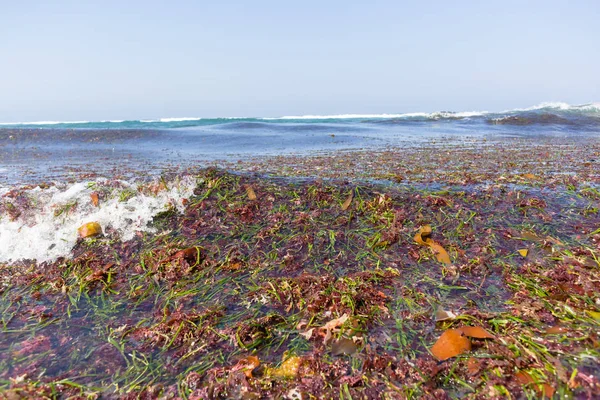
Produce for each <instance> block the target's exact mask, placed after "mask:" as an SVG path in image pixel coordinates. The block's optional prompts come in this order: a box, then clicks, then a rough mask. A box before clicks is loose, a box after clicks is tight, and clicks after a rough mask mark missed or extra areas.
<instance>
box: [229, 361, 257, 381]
mask: <svg viewBox="0 0 600 400" xmlns="http://www.w3.org/2000/svg"><path fill="white" fill-rule="evenodd" d="M259 365H260V361H259V360H258V357H256V356H248V357H246V358H242V359H241V360H240V361H238V363H237V364H236V365H235V366H234V367H233V368H232V370H233V371H240V370H241V371H243V372H244V375H246V377H248V378H252V371H254V370H255V369H256V367H258V366H259Z"/></svg>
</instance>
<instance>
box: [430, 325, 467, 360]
mask: <svg viewBox="0 0 600 400" xmlns="http://www.w3.org/2000/svg"><path fill="white" fill-rule="evenodd" d="M470 350H471V341H470V340H469V339H467V338H466V337H465V336H463V335H462V334H461V333H460V332H459V331H457V330H455V329H448V330H447V331H446V332H444V333H442V336H440V338H439V339H438V340H437V342H435V344H434V345H433V347H432V348H431V353H432V354H433V355H434V356H435V358H437V359H438V360H440V361H444V360H447V359H449V358H452V357H456V356H457V355H459V354H462V353H466V352H467V351H470Z"/></svg>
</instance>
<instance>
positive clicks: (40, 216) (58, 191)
mask: <svg viewBox="0 0 600 400" xmlns="http://www.w3.org/2000/svg"><path fill="white" fill-rule="evenodd" d="M148 187H152V188H153V189H152V190H148ZM195 187H196V181H195V178H193V177H190V176H187V177H183V178H180V179H178V180H177V181H173V182H169V183H167V184H166V187H165V186H164V185H160V184H159V183H155V184H154V186H149V185H145V190H144V187H142V186H138V185H137V184H136V183H131V182H126V181H112V182H108V181H106V180H98V181H93V182H80V183H75V184H73V185H69V186H59V185H57V186H52V187H49V188H45V189H42V188H40V187H35V188H31V189H26V190H23V191H19V195H18V198H19V200H17V198H16V197H15V196H12V195H11V193H12V192H9V191H8V190H6V189H4V190H0V200H1V201H2V203H3V205H4V206H5V207H4V208H6V204H11V206H8V207H13V208H18V207H19V206H20V204H19V203H18V202H19V201H20V202H21V204H22V202H26V203H27V207H24V208H23V211H22V212H20V214H19V215H18V216H16V217H15V214H13V216H12V218H11V216H10V215H9V214H8V213H6V212H4V213H2V214H1V215H0V262H5V263H6V262H16V261H19V260H23V259H26V260H29V259H31V260H36V261H37V262H44V261H53V260H56V259H57V258H58V257H61V256H68V255H69V254H70V252H71V250H72V248H73V246H74V245H75V243H76V242H77V228H78V227H80V226H81V225H82V224H84V223H87V222H93V221H96V222H98V223H100V225H101V226H102V228H103V230H106V228H110V229H111V231H113V230H114V232H116V234H117V236H118V238H119V239H120V240H123V241H126V240H130V239H132V238H133V237H134V235H135V233H136V232H137V231H151V227H149V226H148V224H149V222H151V221H152V219H153V217H154V216H155V215H156V214H158V213H160V212H161V211H165V210H167V209H168V208H169V207H175V208H177V209H178V210H179V211H181V210H182V209H183V202H184V201H183V200H184V199H188V198H189V197H190V196H191V195H192V194H193V190H194V188H195ZM98 190H100V191H102V193H103V197H104V198H103V199H102V200H101V201H100V202H99V205H98V207H95V206H94V205H93V204H92V201H91V198H90V194H91V193H92V192H94V191H98ZM124 192H126V193H127V196H126V197H124V196H123V193H124ZM23 196H25V197H23Z"/></svg>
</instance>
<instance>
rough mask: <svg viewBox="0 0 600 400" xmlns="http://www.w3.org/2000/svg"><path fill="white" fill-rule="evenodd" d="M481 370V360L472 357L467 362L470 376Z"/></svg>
mask: <svg viewBox="0 0 600 400" xmlns="http://www.w3.org/2000/svg"><path fill="white" fill-rule="evenodd" d="M480 369H481V360H478V359H477V358H474V357H471V358H469V360H468V361H467V371H469V374H470V375H475V374H476V373H478V372H479V370H480Z"/></svg>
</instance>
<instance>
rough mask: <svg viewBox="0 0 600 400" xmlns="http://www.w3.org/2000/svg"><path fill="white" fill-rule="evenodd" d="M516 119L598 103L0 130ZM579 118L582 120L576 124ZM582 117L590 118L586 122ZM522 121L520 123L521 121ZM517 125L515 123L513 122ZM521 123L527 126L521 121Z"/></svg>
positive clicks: (589, 113) (587, 109)
mask: <svg viewBox="0 0 600 400" xmlns="http://www.w3.org/2000/svg"><path fill="white" fill-rule="evenodd" d="M550 114H552V115H555V116H556V117H557V118H555V119H554V120H553V122H548V121H550V120H552V118H547V117H539V118H538V117H533V118H531V116H532V115H550ZM520 118H525V119H530V121H531V123H556V124H560V123H573V122H575V123H589V122H592V123H597V122H598V121H597V119H598V118H600V103H589V104H582V105H570V104H567V103H561V102H553V103H552V102H546V103H541V104H538V105H536V106H533V107H529V108H516V109H512V110H505V111H501V112H490V111H461V112H454V111H436V112H414V113H393V114H392V113H388V114H333V115H289V116H282V117H226V118H201V117H174V118H159V119H144V120H106V121H38V122H4V123H0V127H4V128H16V127H25V128H27V127H31V128H64V129H71V128H75V129H77V128H85V129H173V128H189V127H196V126H209V125H222V124H230V123H234V122H250V123H254V122H261V123H310V122H331V123H338V122H341V123H344V122H356V121H360V122H375V123H381V122H391V123H403V122H405V121H406V122H414V121H417V122H427V121H432V122H435V121H444V120H447V121H456V120H481V119H483V120H487V122H491V123H497V122H499V121H500V123H503V122H502V121H504V120H505V121H507V123H511V122H515V121H520ZM578 118H583V120H582V121H577V119H578ZM586 118H588V119H589V118H593V119H592V120H586ZM522 122H523V121H522ZM517 123H519V122H517ZM523 124H527V123H526V122H523Z"/></svg>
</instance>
